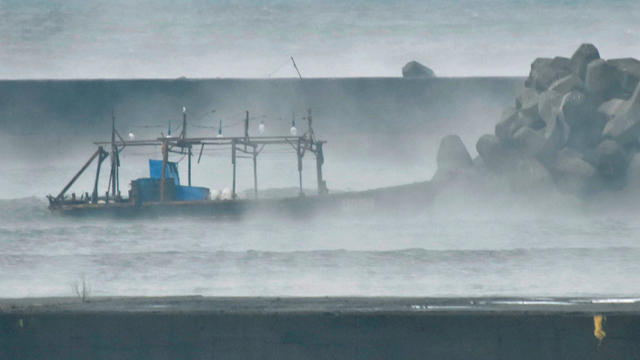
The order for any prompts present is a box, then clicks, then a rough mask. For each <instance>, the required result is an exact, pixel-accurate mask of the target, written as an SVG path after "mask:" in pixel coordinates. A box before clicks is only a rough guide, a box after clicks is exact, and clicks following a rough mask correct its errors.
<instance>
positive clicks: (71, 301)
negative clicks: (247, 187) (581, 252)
mask: <svg viewBox="0 0 640 360" xmlns="http://www.w3.org/2000/svg"><path fill="white" fill-rule="evenodd" d="M19 313H32V314H36V313H167V314H171V313H231V314H233V313H237V314H254V313H261V314H278V313H337V314H340V313H344V314H346V313H371V314H376V313H406V314H420V313H437V314H443V313H448V314H454V313H461V314H463V313H464V314H468V313H504V314H514V315H515V314H519V313H536V314H545V313H549V314H553V313H565V314H571V313H573V314H580V315H589V314H597V313H610V314H611V313H636V314H638V315H640V297H638V298H630V297H606V298H605V297H601V298H592V297H576V298H574V297H571V298H569V297H567V298H563V297H561V298H558V297H555V298H550V297H531V298H521V297H480V298H462V297H448V298H444V297H442V298H419V297H203V296H177V297H88V298H86V299H85V301H82V299H80V298H78V297H51V298H21V299H0V315H1V314H19Z"/></svg>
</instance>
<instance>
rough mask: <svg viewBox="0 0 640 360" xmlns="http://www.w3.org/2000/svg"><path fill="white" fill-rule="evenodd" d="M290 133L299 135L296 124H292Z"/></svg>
mask: <svg viewBox="0 0 640 360" xmlns="http://www.w3.org/2000/svg"><path fill="white" fill-rule="evenodd" d="M289 133H291V136H296V135H298V129H296V127H295V126H292V127H291V129H289Z"/></svg>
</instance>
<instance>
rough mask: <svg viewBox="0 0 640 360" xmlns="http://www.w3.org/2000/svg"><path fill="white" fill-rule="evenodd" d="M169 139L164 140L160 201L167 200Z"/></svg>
mask: <svg viewBox="0 0 640 360" xmlns="http://www.w3.org/2000/svg"><path fill="white" fill-rule="evenodd" d="M168 147H169V146H168V144H167V139H164V140H162V175H161V176H160V201H164V199H165V182H166V177H167V176H166V173H167V161H168V160H169V149H168Z"/></svg>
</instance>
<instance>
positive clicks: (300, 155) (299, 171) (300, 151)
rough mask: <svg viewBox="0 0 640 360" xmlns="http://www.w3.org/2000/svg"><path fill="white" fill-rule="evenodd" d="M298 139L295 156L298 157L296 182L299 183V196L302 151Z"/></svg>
mask: <svg viewBox="0 0 640 360" xmlns="http://www.w3.org/2000/svg"><path fill="white" fill-rule="evenodd" d="M300 145H301V144H300V138H298V148H297V149H296V154H297V155H298V180H299V182H300V195H302V194H303V193H302V150H301V148H300Z"/></svg>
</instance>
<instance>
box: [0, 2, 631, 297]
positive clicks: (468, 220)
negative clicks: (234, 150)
mask: <svg viewBox="0 0 640 360" xmlns="http://www.w3.org/2000/svg"><path fill="white" fill-rule="evenodd" d="M638 18H640V3H638V2H637V1H623V0H620V1H600V0H589V1H587V0H582V1H525V0H514V1H498V0H489V1H472V0H462V1H444V0H442V1H440V0H437V1H402V2H391V1H382V0H381V1H349V2H347V1H328V2H324V1H322V2H321V1H239V2H238V1H234V2H226V1H215V2H206V1H192V2H173V1H160V2H145V1H141V2H128V1H115V2H113V1H108V2H107V1H105V2H100V1H97V2H84V1H74V0H72V1H7V0H0V19H1V20H2V21H0V42H1V43H0V78H17V79H20V78H104V77H107V78H112V77H119V78H140V77H153V78H156V77H160V78H175V77H179V76H183V75H184V76H187V77H218V76H219V77H293V76H295V72H293V71H294V70H293V69H292V68H291V66H290V65H289V63H288V61H289V60H288V57H289V56H294V57H295V58H296V61H297V62H298V65H299V67H300V68H301V71H302V73H303V75H304V76H309V77H340V76H349V77H351V76H398V75H399V72H400V68H401V66H402V65H403V64H404V63H405V62H406V61H408V60H411V59H416V60H419V61H422V62H424V63H425V64H427V65H429V66H431V67H432V68H433V69H434V70H435V71H436V73H437V74H439V75H449V76H464V75H524V74H526V73H527V71H528V68H529V64H530V62H531V61H532V60H533V58H535V57H537V56H555V55H564V56H569V55H570V54H571V52H572V51H573V50H574V49H575V48H576V47H577V45H578V44H580V43H581V42H585V41H589V42H594V43H596V44H597V45H598V47H599V48H600V51H601V54H603V56H605V57H608V58H613V57H626V56H635V57H640V46H639V45H640V28H639V27H638V24H637V19H638ZM44 86H46V85H44ZM361 90H362V94H364V95H362V97H366V94H367V91H366V90H367V89H366V88H362V89H361ZM236 91H238V90H237V89H236ZM54 95H55V94H52V96H54ZM155 96H156V97H157V98H156V99H155V100H154V101H156V102H157V103H159V102H161V101H160V100H162V99H164V98H163V96H164V97H167V96H166V95H164V93H163V92H162V91H160V90H158V91H156V93H155ZM452 96H453V95H452ZM14 98H15V97H14ZM158 99H160V100H158ZM360 100H362V99H360ZM365 100H366V99H365ZM65 101H67V100H65ZM69 101H73V99H71V100H69ZM166 101H171V100H170V99H168V100H166ZM345 101H348V98H347V100H345ZM52 102H54V103H56V104H58V105H59V104H60V103H63V102H61V100H60V101H53V100H52ZM97 102H99V99H96V100H95V101H94V103H91V104H88V105H87V107H90V106H94V105H95V103H97ZM497 102H498V103H500V102H502V100H500V101H497ZM0 104H1V102H0ZM31 105H32V104H22V105H20V106H31ZM498 105H504V104H502V103H500V104H498ZM33 106H37V104H33ZM80 107H82V106H80ZM237 110H240V111H241V110H244V109H237ZM316 110H318V109H316ZM479 110H481V111H479ZM499 111H500V107H499V106H496V104H491V106H485V107H484V108H483V107H479V106H476V107H475V108H472V109H471V110H470V111H468V112H467V113H466V115H467V116H466V117H465V116H463V115H461V114H462V113H459V114H457V115H456V116H455V117H453V118H447V117H446V116H442V117H439V118H436V119H424V122H425V126H424V127H417V128H416V127H413V128H412V129H403V128H401V127H400V126H399V125H398V126H396V127H395V128H393V136H392V139H393V141H391V142H389V143H387V144H386V145H384V146H383V148H382V149H381V151H378V152H373V153H372V152H370V151H369V150H370V149H371V148H372V145H371V144H373V143H375V141H373V139H375V140H376V141H377V140H380V137H381V134H380V132H375V133H374V132H372V131H369V130H367V131H362V132H360V133H358V132H357V131H355V130H354V129H350V132H349V134H346V135H344V134H340V133H339V132H337V131H334V132H328V133H327V132H325V133H323V134H322V135H323V136H324V137H325V138H327V139H328V140H329V141H330V143H329V144H328V146H327V164H326V166H325V171H326V173H325V175H326V177H327V180H328V181H329V186H330V188H332V189H335V190H349V189H351V190H363V189H367V188H375V187H380V186H390V185H397V184H402V183H409V182H415V181H422V180H426V179H429V178H430V177H431V176H432V175H433V172H434V170H435V156H436V150H437V144H438V141H439V138H440V137H441V136H443V135H446V134H447V133H449V132H460V133H462V134H463V139H464V140H465V142H466V143H467V146H468V147H469V148H470V151H471V152H472V153H474V150H473V147H474V141H475V139H476V138H477V136H479V135H480V134H481V133H483V132H490V131H492V129H493V125H494V121H495V120H496V119H497V117H498V116H499ZM121 112H124V111H121ZM319 112H320V113H321V112H322V109H319ZM128 115H130V114H126V113H125V114H124V115H123V116H128ZM350 115H351V116H353V115H354V114H350ZM355 115H358V114H355ZM39 116H42V120H41V121H42V122H41V124H42V128H46V129H47V130H46V131H44V130H42V131H40V132H38V131H37V130H38V129H35V130H33V129H31V128H30V129H29V132H30V134H29V135H28V136H27V135H19V134H18V135H16V133H19V131H16V129H18V130H19V128H20V125H19V124H20V121H21V119H9V118H8V117H7V118H2V119H0V120H2V121H4V122H3V123H2V125H9V121H11V122H12V124H11V126H10V127H11V129H13V130H12V132H11V134H9V135H8V137H5V136H4V135H6V134H5V133H4V129H5V127H3V128H2V129H3V130H2V131H3V133H2V134H1V135H2V149H3V158H2V160H3V169H2V173H1V174H0V180H1V181H0V184H1V185H2V186H1V188H0V198H1V199H2V200H0V297H25V296H74V294H75V289H76V288H77V286H78V284H80V283H82V282H83V281H84V282H85V283H86V284H88V287H89V288H90V293H91V295H93V296H101V295H191V294H201V295H211V296H222V295H233V296H242V295H264V296H267V295H274V296H324V295H361V296H364V295H366V296H369V295H370V296H378V295H385V296H483V295H520V296H638V295H639V294H640V281H638V280H640V275H639V274H640V261H638V259H639V258H640V245H639V240H640V220H639V219H638V216H637V213H638V212H637V211H636V210H635V208H634V207H633V206H630V207H625V208H620V207H617V206H616V202H615V201H613V200H611V201H603V203H604V204H598V201H591V202H589V203H584V202H581V201H579V200H576V199H574V198H572V197H565V196H556V194H549V195H548V197H543V198H545V199H544V201H533V200H540V199H523V198H516V197H511V196H510V195H504V196H499V195H495V194H492V193H489V194H480V195H478V194H470V193H467V192H466V190H467V189H464V188H454V189H452V190H451V191H449V192H447V193H445V194H442V195H441V196H439V197H438V198H436V200H435V201H434V203H433V204H426V205H428V206H425V208H424V210H422V211H418V212H416V213H411V214H407V213H402V214H397V213H393V212H384V211H378V212H367V211H364V210H363V211H362V212H359V211H357V210H358V209H355V210H356V211H351V212H347V213H337V214H326V216H320V217H314V218H311V219H304V220H301V219H283V218H275V217H273V216H270V215H269V214H262V215H256V216H251V217H248V218H244V219H240V220H232V219H197V218H195V219H194V218H180V217H178V218H160V219H140V220H119V221H113V220H109V219H82V220H74V219H64V218H58V217H55V216H53V215H51V214H50V213H49V212H48V211H47V209H46V205H47V203H46V200H45V199H44V195H45V194H47V193H55V192H56V191H57V190H58V189H59V188H60V187H61V186H62V185H63V184H64V182H65V181H66V180H67V179H68V178H69V177H70V176H71V175H72V174H73V173H74V171H76V169H77V168H78V167H79V166H80V164H81V163H82V161H84V159H86V158H87V156H88V153H87V149H88V148H87V147H82V146H77V147H76V146H74V147H73V148H72V149H71V151H69V148H68V147H66V145H70V144H72V141H74V135H77V137H79V138H81V139H82V141H84V140H87V141H91V140H93V138H87V136H85V135H86V134H83V133H79V134H74V133H73V131H70V130H69V128H68V127H67V128H65V129H64V130H59V131H56V130H55V129H53V130H52V129H51V126H47V123H46V120H47V115H46V114H39ZM56 116H58V117H64V116H66V114H64V113H63V112H61V114H57V115H56ZM172 116H173V115H172ZM285 116H288V114H285ZM359 116H362V117H361V118H360V120H359V121H361V122H366V121H373V120H371V118H372V117H371V116H370V114H369V113H366V112H364V115H363V114H360V115H359ZM167 117H168V115H167ZM416 117H417V116H416ZM320 118H321V117H320ZM23 120H24V119H23ZM29 120H30V124H34V123H36V124H37V122H36V121H34V120H33V119H29ZM163 120H164V118H163ZM334 120H336V121H340V120H341V119H334ZM374 120H375V121H376V122H377V124H382V125H381V127H385V126H384V123H383V122H382V121H383V120H384V119H378V118H374ZM38 121H40V120H38ZM145 121H147V120H146V119H145ZM385 121H393V119H386V120H385ZM429 121H431V123H429ZM434 122H436V123H437V125H438V126H432V125H433V123H434ZM16 124H18V125H16ZM427 125H429V126H427ZM83 126H85V125H83ZM163 126H164V122H163ZM6 127H9V126H6ZM32 127H33V126H32ZM371 127H372V128H373V126H371ZM72 128H73V127H71V129H72ZM83 129H84V128H83ZM34 131H35V132H34ZM154 131H156V130H154ZM154 134H155V133H154ZM383 135H384V133H383ZM341 136H342V137H341ZM411 136H414V137H413V138H412V137H411ZM354 137H357V138H356V139H357V141H356V143H358V144H368V145H367V146H365V147H364V149H363V148H362V147H360V148H358V150H357V151H356V152H355V153H353V152H349V151H348V149H349V147H348V146H347V145H345V144H348V143H347V142H346V141H347V140H345V139H349V138H351V139H354ZM39 139H42V142H43V143H48V144H50V143H53V144H54V146H53V147H51V148H48V150H47V152H46V153H38V152H37V151H34V150H33V148H34V144H37V143H38V142H40V140H39ZM394 142H396V144H397V143H402V142H405V143H406V144H404V145H408V147H412V146H416V147H417V150H419V151H418V154H417V155H416V154H413V155H412V156H410V157H409V156H405V155H406V154H405V153H404V152H400V151H399V150H398V146H394V145H393V143H394ZM154 151H155V152H154ZM27 153H28V155H27ZM7 154H10V156H9V155H7ZM34 154H35V155H34ZM157 155H158V154H157V149H155V150H151V151H150V152H143V151H140V152H137V153H136V152H131V153H128V154H127V156H129V157H128V158H127V159H126V160H127V164H131V165H126V166H125V167H124V168H123V169H122V176H123V178H126V179H129V178H134V177H138V176H144V174H146V171H147V169H146V159H147V158H149V157H153V156H157ZM271 155H272V156H273V160H272V161H271V162H267V163H265V165H264V166H263V167H261V168H260V171H261V179H263V183H261V185H262V186H263V188H276V187H290V186H295V185H296V171H295V167H294V163H293V159H294V158H293V157H292V155H291V154H290V153H285V152H283V153H277V152H274V153H273V154H271ZM205 157H206V160H207V162H206V163H205V164H206V165H204V164H203V165H200V166H199V167H197V168H196V169H195V172H194V183H196V184H198V185H204V186H211V187H214V188H218V189H219V188H221V187H223V186H226V185H225V184H227V183H228V178H229V176H230V173H229V171H230V169H229V160H228V157H227V156H226V155H221V156H217V155H216V154H215V153H208V154H206V155H205ZM181 165H184V163H182V164H181ZM305 166H307V167H308V168H310V167H311V166H312V165H305ZM239 171H240V176H241V178H242V179H248V178H249V177H248V176H249V175H250V172H249V166H246V167H241V168H240V170H239ZM305 176H306V177H305V179H304V182H305V184H313V176H314V174H313V172H312V171H311V172H307V173H306V175H305ZM219 179H226V180H219ZM91 181H92V180H91V178H90V177H89V178H83V179H81V180H80V183H79V184H78V188H84V189H88V188H90V186H91ZM105 181H106V180H105ZM250 185H251V184H250V182H247V181H246V180H243V182H241V183H240V188H241V189H242V190H246V189H249V188H250ZM494 195H495V196H494ZM632 200H633V199H631V200H629V199H627V202H626V203H627V205H628V203H629V202H631V203H633V201H632ZM605 205H606V206H605ZM352 210H353V209H352ZM365 210H366V209H365Z"/></svg>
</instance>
